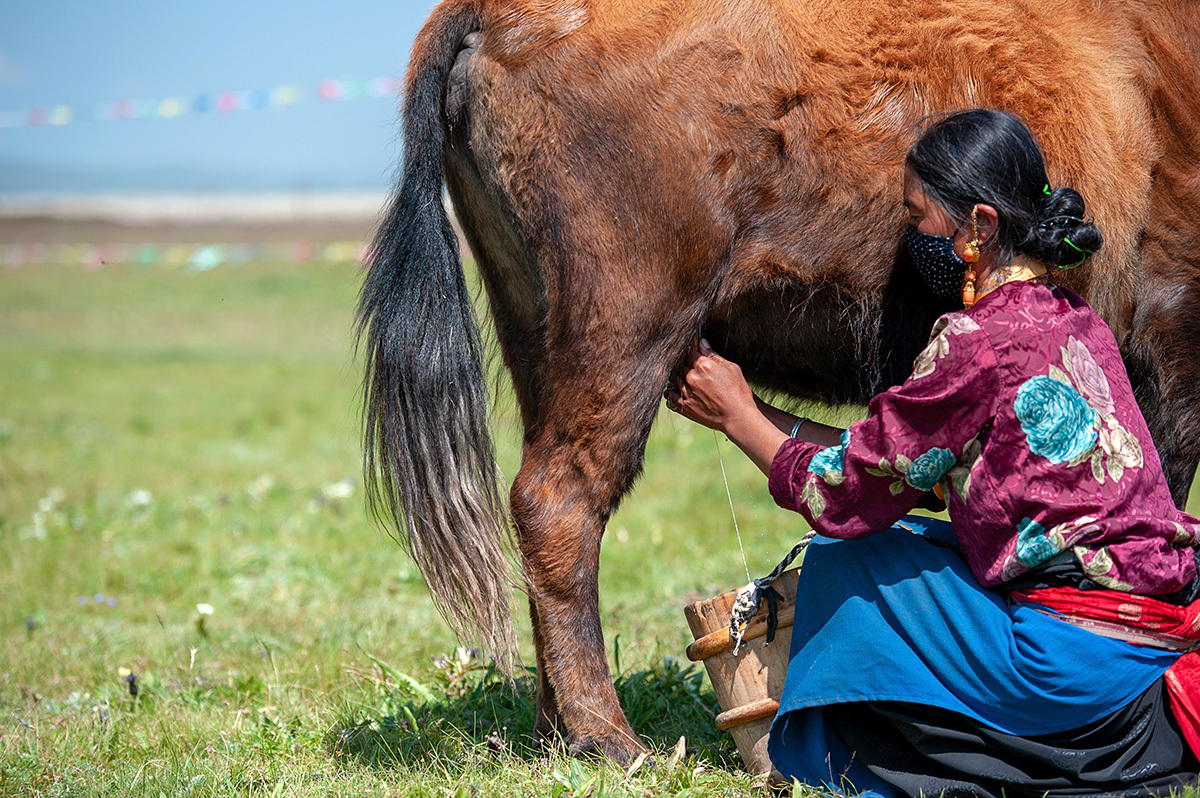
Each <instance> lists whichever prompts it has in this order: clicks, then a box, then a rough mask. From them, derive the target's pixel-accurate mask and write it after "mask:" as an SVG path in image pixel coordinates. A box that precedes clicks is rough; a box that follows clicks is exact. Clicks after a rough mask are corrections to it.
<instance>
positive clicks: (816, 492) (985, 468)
mask: <svg viewBox="0 0 1200 798" xmlns="http://www.w3.org/2000/svg"><path fill="white" fill-rule="evenodd" d="M939 482H940V483H941V484H942V486H943V488H944V493H945V497H946V502H947V505H948V510H949V513H950V520H951V521H952V523H953V525H954V529H955V531H956V533H957V535H958V538H959V541H960V544H961V547H962V551H963V554H964V556H965V557H966V559H967V562H968V564H969V565H970V567H971V570H972V571H973V572H974V574H975V576H976V577H977V578H978V579H979V582H980V584H982V585H984V586H985V587H994V586H996V585H1001V584H1003V583H1004V582H1006V581H1008V580H1010V579H1012V578H1013V577H1015V576H1017V575H1019V574H1021V573H1023V572H1025V571H1028V570H1029V569H1031V568H1033V567H1035V566H1037V565H1039V564H1040V563H1043V562H1045V561H1046V560H1049V559H1050V558H1051V557H1054V556H1055V555H1058V554H1059V553H1061V552H1064V551H1070V552H1072V553H1073V554H1074V555H1075V557H1077V558H1078V559H1079V562H1080V563H1081V565H1082V567H1083V569H1084V572H1085V573H1086V574H1087V575H1088V576H1089V577H1090V578H1091V579H1092V580H1094V581H1095V582H1097V583H1098V584H1100V585H1102V586H1104V587H1108V588H1112V589H1116V590H1124V591H1127V592H1136V593H1142V594H1155V593H1167V592H1171V591H1174V590H1178V589H1179V588H1181V587H1183V586H1184V585H1185V584H1187V583H1188V582H1189V581H1191V579H1192V578H1193V577H1194V576H1195V572H1196V566H1195V556H1194V552H1193V550H1192V547H1193V546H1196V545H1197V544H1200V522H1197V520H1196V519H1195V518H1192V517H1191V516H1189V515H1186V514H1184V513H1181V512H1180V511H1179V510H1177V509H1176V507H1175V505H1174V503H1173V502H1172V500H1171V495H1170V492H1169V490H1168V488H1167V482H1166V478H1165V477H1164V475H1163V471H1162V465H1161V464H1160V462H1159V459H1158V453H1157V452H1156V451H1155V449H1154V445H1153V441H1151V440H1150V432H1149V430H1148V429H1147V428H1146V422H1145V419H1143V418H1142V414H1141V411H1140V410H1139V409H1138V406H1137V403H1136V402H1135V401H1134V398H1133V390H1132V388H1131V387H1130V384H1129V378H1128V376H1127V375H1126V373H1125V366H1124V363H1123V362H1122V360H1121V356H1120V352H1119V351H1118V349H1117V342H1116V340H1115V339H1114V338H1113V335H1112V332H1111V331H1110V330H1109V329H1108V327H1107V325H1105V323H1104V322H1103V321H1102V320H1101V319H1100V317H1099V316H1097V315H1096V314H1095V312H1093V311H1092V309H1091V308H1090V307H1088V305H1087V304H1086V303H1085V302H1084V301H1083V300H1082V299H1081V298H1080V297H1079V296H1077V295H1075V294H1073V293H1071V292H1070V291H1067V290H1065V289H1062V288H1052V287H1047V286H1044V285H1036V284H1034V283H1026V282H1021V281H1017V282H1010V283H1006V284H1005V285H1002V286H1000V287H999V288H997V289H996V290H995V291H993V292H991V293H990V294H987V295H986V296H984V297H983V298H982V299H981V300H980V301H979V302H978V303H977V304H976V305H975V307H973V308H971V309H970V310H964V311H961V312H957V313H949V314H947V315H945V316H943V317H941V318H940V319H939V320H938V322H937V324H936V325H935V326H934V328H933V335H932V337H931V339H930V343H929V346H928V347H927V348H926V349H925V351H923V352H922V353H921V354H920V355H919V356H918V357H917V360H916V364H915V367H914V369H913V373H912V376H911V377H909V378H908V380H907V381H906V382H905V383H904V384H903V385H899V386H897V387H895V388H892V389H891V390H888V391H886V392H885V393H882V394H880V395H879V396H876V397H875V398H874V399H873V400H871V404H870V407H869V415H868V416H867V418H866V419H864V420H863V421H860V422H858V423H856V424H854V425H852V426H851V427H850V428H849V429H848V430H846V431H845V432H844V433H843V435H842V443H841V445H840V446H832V447H821V446H818V445H817V444H813V443H808V442H806V441H800V440H788V441H786V442H784V444H783V445H782V446H781V447H780V449H779V451H778V452H777V453H776V455H775V459H774V462H773V463H772V465H771V473H770V488H771V494H772V495H773V496H774V497H775V500H776V502H778V503H779V504H780V506H782V507H784V508H787V509H792V510H797V511H799V512H800V513H801V514H803V515H804V517H805V518H807V519H808V520H809V521H810V522H811V523H812V526H813V529H815V530H816V531H817V532H818V533H819V534H822V535H826V536H829V537H835V538H856V537H862V536H865V535H869V534H871V533H872V532H877V531H880V530H883V529H886V528H888V527H889V526H891V525H892V524H893V523H895V522H896V521H897V520H899V519H900V518H901V517H902V516H903V515H905V514H906V513H907V512H908V511H909V510H911V509H912V508H913V507H914V506H915V505H916V504H917V501H918V500H919V499H920V498H921V496H922V495H923V494H924V493H925V492H926V491H929V490H930V489H932V488H933V486H934V485H936V484H937V483H939Z"/></svg>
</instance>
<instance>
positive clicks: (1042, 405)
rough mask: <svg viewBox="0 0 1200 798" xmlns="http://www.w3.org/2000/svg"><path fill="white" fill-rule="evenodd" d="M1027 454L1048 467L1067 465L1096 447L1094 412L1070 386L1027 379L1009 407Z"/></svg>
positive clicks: (1052, 381) (1042, 378) (1045, 378)
mask: <svg viewBox="0 0 1200 798" xmlns="http://www.w3.org/2000/svg"><path fill="white" fill-rule="evenodd" d="M1013 409H1014V411H1015V412H1016V415H1017V420H1018V421H1020V422H1021V430H1022V431H1024V433H1025V439H1026V440H1027V441H1029V448H1030V450H1031V451H1032V452H1033V453H1034V454H1037V455H1041V456H1042V457H1045V458H1046V459H1047V460H1049V461H1050V462H1051V463H1069V462H1070V461H1072V460H1075V459H1077V458H1079V457H1081V456H1082V455H1084V454H1086V453H1087V452H1089V451H1091V450H1092V447H1094V446H1095V445H1096V437H1097V432H1096V411H1095V410H1093V409H1092V408H1091V407H1090V406H1089V405H1088V403H1087V401H1086V400H1085V399H1084V398H1083V397H1082V396H1081V395H1080V394H1079V391H1077V390H1075V389H1074V388H1072V387H1071V386H1070V385H1067V384H1065V383H1062V382H1059V381H1058V380H1055V379H1051V378H1050V377H1045V376H1041V375H1039V376H1036V377H1030V378H1029V379H1028V380H1026V381H1025V384H1023V385H1022V386H1021V387H1020V388H1018V389H1017V399H1016V401H1015V402H1014V403H1013Z"/></svg>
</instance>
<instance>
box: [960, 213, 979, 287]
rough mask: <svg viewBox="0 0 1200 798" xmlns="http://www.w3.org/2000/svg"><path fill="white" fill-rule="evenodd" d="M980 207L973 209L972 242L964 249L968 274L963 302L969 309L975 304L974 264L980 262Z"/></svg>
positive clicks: (964, 285)
mask: <svg viewBox="0 0 1200 798" xmlns="http://www.w3.org/2000/svg"><path fill="white" fill-rule="evenodd" d="M978 216H979V206H978V205H976V206H975V207H974V208H972V209H971V240H970V241H968V242H967V245H966V246H965V247H963V256H962V257H963V260H965V261H966V262H967V273H966V274H964V275H963V289H962V301H963V307H964V308H969V307H971V306H973V305H974V304H975V277H976V275H975V268H974V266H973V265H972V264H974V263H975V262H976V261H978V260H979V218H978Z"/></svg>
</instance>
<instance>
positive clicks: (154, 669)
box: [0, 264, 802, 796]
mask: <svg viewBox="0 0 1200 798" xmlns="http://www.w3.org/2000/svg"><path fill="white" fill-rule="evenodd" d="M357 286H358V274H357V271H356V270H355V269H354V267H352V266H349V265H322V264H309V265H305V266H295V265H283V264H253V265H249V266H245V267H241V268H230V267H225V268H221V269H217V270H215V271H212V272H209V273H205V274H193V273H190V272H186V271H179V270H177V271H165V270H139V269H136V268H134V267H132V266H112V267H108V268H105V269H103V270H101V271H99V272H96V273H85V272H83V271H82V270H80V269H78V268H74V267H55V266H44V267H26V268H23V269H17V270H5V271H3V272H0V384H2V385H3V386H4V387H3V391H0V597H2V598H0V710H2V713H3V714H2V718H0V794H19V793H20V794H25V793H28V792H32V793H35V794H45V795H89V794H131V795H148V796H158V795H160V794H161V795H168V796H173V795H197V796H200V795H233V794H237V795H241V794H246V793H247V791H250V792H252V793H256V794H257V793H262V794H272V795H273V794H283V795H290V794H296V795H311V794H322V795H343V794H345V795H351V794H354V795H357V794H361V793H363V792H370V793H373V794H374V793H381V794H397V795H458V794H463V795H469V794H475V792H473V790H475V791H478V792H480V793H483V794H489V795H492V794H511V795H529V794H538V795H542V794H546V795H564V796H565V795H576V794H579V795H582V794H585V793H588V792H589V790H591V791H592V793H593V794H597V795H599V794H611V795H625V794H629V795H634V794H636V795H641V794H642V793H643V792H644V791H646V790H650V791H652V792H653V793H654V794H678V795H693V794H694V795H727V794H733V795H738V794H749V793H751V792H753V791H754V789H755V786H754V782H753V780H752V779H750V778H748V777H746V776H744V775H742V774H741V773H740V772H739V771H738V760H737V756H736V753H735V752H734V750H733V747H732V744H731V742H730V741H729V738H728V737H727V736H726V735H724V734H723V733H719V732H716V731H715V730H714V729H713V728H712V717H713V713H714V712H715V711H716V704H715V701H714V699H713V697H712V693H711V690H709V689H708V686H707V683H706V682H705V681H704V680H703V678H702V674H701V671H700V670H699V669H697V668H690V667H684V666H683V665H682V664H680V661H681V659H682V655H683V650H684V648H685V646H686V645H687V643H688V642H689V641H690V634H689V633H688V631H687V626H686V623H685V621H684V618H683V614H682V608H683V606H684V604H685V603H687V602H688V601H692V600H695V599H696V598H700V597H707V596H710V595H713V594H715V593H718V592H721V591H723V590H725V589H728V588H730V587H732V586H734V585H736V584H740V583H741V582H743V581H744V579H745V569H744V567H743V565H742V561H741V555H740V554H739V549H738V544H737V541H736V538H735V536H734V534H733V529H732V523H731V521H730V515H729V509H728V506H727V500H726V497H725V489H724V484H723V482H722V480H721V476H720V469H719V467H718V464H717V459H716V450H715V446H716V443H715V441H714V438H713V436H712V435H711V434H709V433H707V432H704V431H702V430H700V429H698V428H693V427H692V426H691V425H688V424H686V423H684V422H682V421H680V420H677V419H670V420H667V421H665V422H662V423H660V424H659V425H658V428H657V430H656V432H655V435H654V439H653V442H652V444H651V446H650V452H649V455H648V458H647V468H646V477H645V479H644V480H643V481H642V482H641V484H640V485H639V487H638V489H637V490H636V491H635V493H634V494H633V495H632V496H631V497H630V498H629V499H628V500H627V501H626V502H625V504H624V506H623V507H622V509H621V512H620V513H619V514H618V515H617V516H616V517H615V518H614V519H613V521H612V523H611V524H610V527H609V530H610V531H609V534H608V535H607V537H606V539H605V542H604V553H603V558H602V563H603V565H602V581H603V584H602V588H601V596H602V602H603V607H602V609H603V614H604V623H605V629H606V633H607V645H608V650H609V651H610V652H612V653H613V654H614V655H615V654H616V653H617V651H618V649H619V659H620V661H619V663H618V662H616V661H613V664H614V666H615V668H616V669H617V672H618V673H619V677H618V682H619V686H620V689H621V692H622V697H623V700H624V702H625V706H626V708H627V709H628V711H629V714H630V717H631V719H632V720H633V723H634V725H635V727H636V728H637V729H638V730H639V731H640V732H641V733H642V734H643V735H645V736H646V738H647V739H648V740H650V741H651V742H652V743H654V744H655V745H657V746H658V747H660V748H662V749H663V754H662V755H661V756H660V760H662V761H666V760H667V759H668V758H669V752H670V750H671V749H672V748H673V746H674V745H675V742H676V740H677V739H678V738H679V737H680V736H681V735H683V736H686V737H687V740H688V749H687V756H686V758H685V759H684V760H683V761H682V762H681V763H680V764H679V765H678V766H677V767H675V768H674V769H666V768H663V767H660V768H656V769H653V770H651V769H649V768H643V769H642V770H640V771H639V772H638V773H635V774H633V776H631V777H629V778H626V777H625V774H624V773H622V772H620V771H618V770H617V769H615V768H614V767H612V766H610V765H605V764H602V763H596V762H577V761H573V760H570V759H567V758H564V757H562V756H559V755H557V754H552V755H549V756H544V755H542V754H541V753H540V752H537V751H535V750H534V749H533V742H532V740H531V739H530V737H529V732H530V730H531V728H532V717H533V703H532V695H533V694H532V686H531V682H530V680H529V679H527V678H526V679H520V680H518V681H517V683H516V684H515V686H512V685H509V684H508V683H506V682H505V681H504V680H502V679H499V678H497V677H495V676H494V675H492V674H489V673H488V672H487V671H486V669H482V668H480V667H479V665H478V663H474V662H470V663H465V664H464V663H462V662H459V658H458V657H457V655H456V653H455V651H456V647H457V646H456V643H455V641H454V640H453V639H452V638H451V636H450V635H449V633H448V632H447V630H446V627H445V626H444V624H443V623H442V622H441V620H440V619H439V617H438V616H437V614H436V612H435V611H434V609H433V607H432V604H431V603H430V601H429V600H428V597H427V594H426V592H425V589H424V586H423V583H422V581H421V578H420V574H419V573H418V572H417V571H416V569H415V567H413V566H412V565H411V563H410V562H409V561H408V559H407V558H406V557H405V556H404V555H403V554H402V553H401V552H400V550H399V549H398V547H397V546H396V545H395V544H394V543H393V542H392V541H391V540H390V539H388V538H387V537H386V536H385V535H384V534H383V533H382V532H380V531H379V530H378V529H377V528H376V527H375V526H374V525H373V524H372V523H371V522H370V521H369V519H367V518H366V516H365V513H364V511H363V506H362V505H363V502H362V491H361V484H360V481H359V476H358V473H359V467H360V457H361V451H360V446H359V441H358V404H357V388H358V382H359V379H360V372H359V367H358V365H357V364H356V363H355V361H354V359H353V354H352V348H351V340H350V328H351V322H352V318H351V315H352V309H353V306H354V302H355V295H356V291H357ZM497 406H498V410H497V412H496V429H497V439H498V445H499V456H500V460H501V465H502V468H503V470H504V473H505V474H507V475H509V476H511V475H512V474H514V473H515V471H516V468H517V465H518V458H519V449H518V432H517V429H516V427H515V414H514V410H513V407H512V402H511V400H509V399H507V398H506V397H504V396H501V397H500V398H499V399H498V401H497ZM723 445H724V451H725V460H726V462H725V465H726V468H727V470H728V471H729V474H730V481H731V485H732V490H733V495H734V500H735V503H736V505H737V510H738V518H739V521H740V524H741V528H742V535H743V538H744V540H745V543H746V548H747V558H748V559H749V562H750V568H751V570H752V571H755V572H756V573H757V572H762V571H764V570H766V569H769V568H770V567H771V566H772V565H773V564H774V561H775V560H776V559H777V558H778V557H779V556H780V555H781V554H782V553H783V552H784V551H786V550H787V548H788V547H789V546H790V545H791V543H792V542H793V541H794V539H795V538H796V537H797V535H798V534H800V533H801V531H802V528H801V527H800V526H799V524H798V518H797V517H795V516H790V515H787V514H784V513H782V512H781V511H778V510H776V509H775V507H774V504H773V503H772V501H771V500H770V498H769V496H768V495H767V493H766V490H765V485H763V484H762V483H763V480H762V479H761V478H760V477H759V476H758V475H757V472H755V471H754V469H753V467H752V466H751V465H750V464H749V463H747V462H745V461H744V459H742V458H741V457H740V456H737V455H736V454H735V452H734V450H733V449H732V448H731V447H730V446H729V445H728V444H723ZM347 494H349V495H347ZM197 604H209V605H212V607H213V608H214V610H213V613H212V614H211V615H207V616H203V617H202V616H201V615H200V614H199V613H198V612H197V609H196V606H197ZM110 605H115V606H110ZM515 615H516V618H517V621H518V627H519V633H520V635H521V637H522V641H523V645H524V647H525V650H524V654H525V656H526V657H527V661H532V651H531V650H530V647H529V645H530V644H529V632H528V624H527V621H526V616H525V611H524V608H523V607H517V608H516V612H515ZM201 621H203V623H202V624H201ZM438 658H443V659H442V661H440V662H439V661H437V660H438ZM447 658H448V660H449V663H447V662H446V661H445V659H447ZM614 660H615V657H614ZM377 661H378V662H382V663H387V667H381V666H380V665H379V664H378V663H377ZM389 668H390V669H392V672H393V673H394V674H397V673H398V674H404V675H406V676H407V678H409V679H411V680H412V681H411V682H409V681H406V679H405V678H404V677H401V678H399V682H398V681H397V678H393V676H389V675H387V672H388V669H389ZM127 672H132V673H134V674H136V677H137V678H136V684H137V687H138V695H137V697H136V698H135V697H133V696H131V695H130V689H129V688H130V684H129V683H128V682H127V681H125V680H124V677H125V674H126V673H127ZM414 684H415V685H420V686H423V687H424V688H426V689H427V690H428V692H425V691H424V690H421V689H417V690H415V692H414V689H415V688H414V687H413V685H414Z"/></svg>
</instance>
